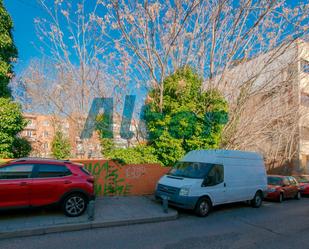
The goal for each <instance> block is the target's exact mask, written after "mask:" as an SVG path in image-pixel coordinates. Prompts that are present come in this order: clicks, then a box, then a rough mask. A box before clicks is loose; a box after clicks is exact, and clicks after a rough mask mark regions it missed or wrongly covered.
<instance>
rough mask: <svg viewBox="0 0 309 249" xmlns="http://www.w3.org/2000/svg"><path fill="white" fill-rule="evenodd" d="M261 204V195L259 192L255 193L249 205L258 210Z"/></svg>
mask: <svg viewBox="0 0 309 249" xmlns="http://www.w3.org/2000/svg"><path fill="white" fill-rule="evenodd" d="M262 203H263V195H262V193H261V192H260V191H258V192H256V193H255V196H254V198H253V199H252V200H251V205H252V207H254V208H259V207H260V206H262Z"/></svg>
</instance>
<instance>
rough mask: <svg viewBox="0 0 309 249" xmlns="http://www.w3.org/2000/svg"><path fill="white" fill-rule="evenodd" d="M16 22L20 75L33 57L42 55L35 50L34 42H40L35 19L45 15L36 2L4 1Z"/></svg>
mask: <svg viewBox="0 0 309 249" xmlns="http://www.w3.org/2000/svg"><path fill="white" fill-rule="evenodd" d="M4 5H5V7H6V8H7V10H8V12H9V14H10V15H11V17H12V19H13V22H14V31H13V35H14V41H15V44H16V46H17V49H18V55H19V56H18V57H19V61H18V63H17V64H16V65H15V71H16V72H17V73H18V72H19V71H20V70H22V68H23V67H24V66H26V64H27V62H28V61H29V59H30V58H32V57H38V56H39V55H40V54H39V52H38V51H37V50H36V49H35V48H34V46H33V44H32V43H33V42H34V43H35V42H38V40H37V38H36V34H35V30H34V22H33V21H34V18H35V17H37V16H42V15H44V12H43V11H42V10H41V7H40V6H39V5H38V4H37V2H36V0H4Z"/></svg>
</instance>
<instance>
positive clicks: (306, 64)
mask: <svg viewBox="0 0 309 249" xmlns="http://www.w3.org/2000/svg"><path fill="white" fill-rule="evenodd" d="M300 67H301V71H302V72H304V73H309V61H307V60H304V59H301V61H300Z"/></svg>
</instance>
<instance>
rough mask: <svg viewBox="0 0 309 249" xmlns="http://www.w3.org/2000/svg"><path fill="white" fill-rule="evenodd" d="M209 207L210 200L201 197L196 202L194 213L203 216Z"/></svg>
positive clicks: (208, 210)
mask: <svg viewBox="0 0 309 249" xmlns="http://www.w3.org/2000/svg"><path fill="white" fill-rule="evenodd" d="M211 207H212V206H211V201H210V200H209V199H208V198H206V197H204V198H201V199H200V200H199V201H198V202H197V204H196V207H195V213H196V214H197V215H198V216H200V217H205V216H207V215H208V214H209V212H210V210H211Z"/></svg>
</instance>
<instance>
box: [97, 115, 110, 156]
mask: <svg viewBox="0 0 309 249" xmlns="http://www.w3.org/2000/svg"><path fill="white" fill-rule="evenodd" d="M109 124H110V120H109V119H108V118H107V117H106V116H105V115H103V114H100V115H98V116H97V117H96V130H97V131H98V132H99V135H100V144H101V148H102V150H101V153H102V155H103V156H104V157H107V155H108V154H109V153H111V152H112V150H113V149H114V148H115V144H114V141H113V134H112V133H111V132H110V130H109V129H108V127H109Z"/></svg>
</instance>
